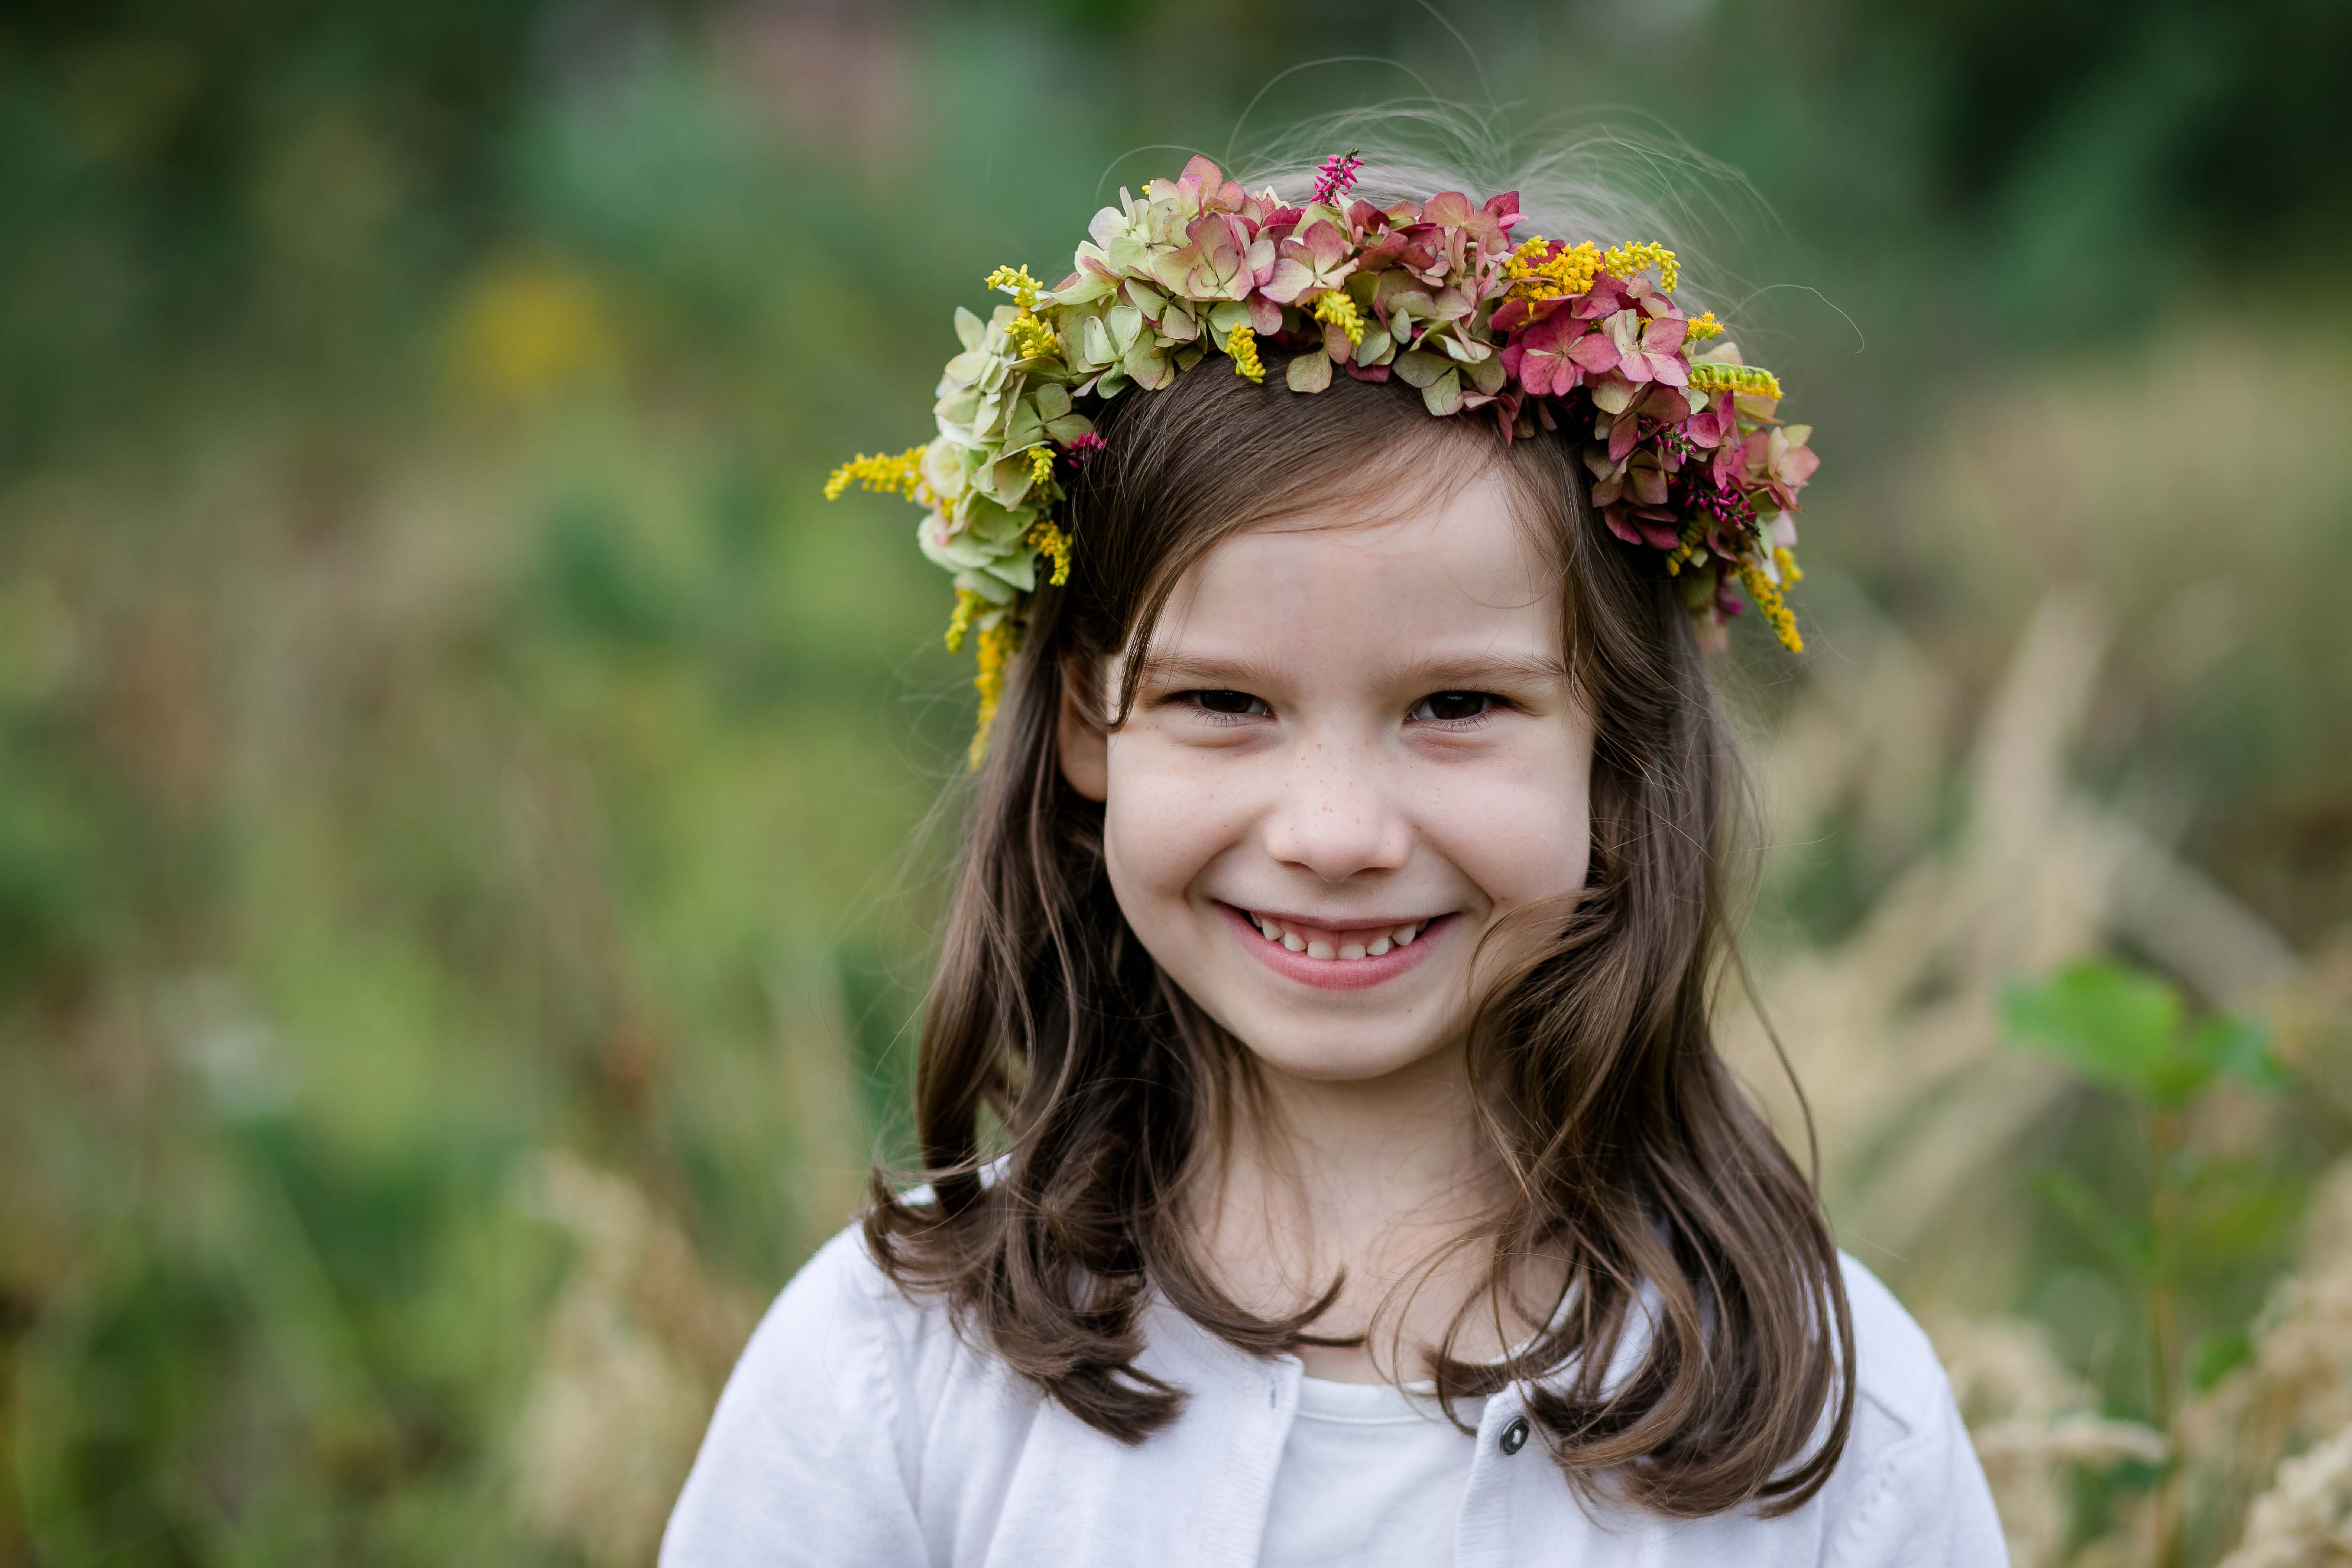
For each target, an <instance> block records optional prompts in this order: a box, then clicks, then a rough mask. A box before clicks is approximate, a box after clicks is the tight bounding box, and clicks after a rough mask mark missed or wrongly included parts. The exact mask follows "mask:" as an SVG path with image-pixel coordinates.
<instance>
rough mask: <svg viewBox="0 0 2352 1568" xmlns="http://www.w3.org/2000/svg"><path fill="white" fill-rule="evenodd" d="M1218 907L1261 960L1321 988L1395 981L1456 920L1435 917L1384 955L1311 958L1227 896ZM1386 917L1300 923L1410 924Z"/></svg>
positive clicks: (1363, 927)
mask: <svg viewBox="0 0 2352 1568" xmlns="http://www.w3.org/2000/svg"><path fill="white" fill-rule="evenodd" d="M1217 908H1218V910H1220V911H1221V912H1222V913H1223V915H1224V917H1225V921H1226V923H1227V924H1228V925H1230V926H1232V927H1233V930H1234V937H1235V938H1236V939H1237V940H1238V941H1239V942H1241V944H1242V945H1243V946H1244V947H1246V948H1248V949H1249V950H1250V952H1254V953H1255V954H1256V955H1257V958H1258V962H1259V963H1263V964H1265V966H1266V967H1267V968H1268V969H1271V970H1273V971H1274V972H1275V973H1276V974H1279V975H1281V976H1282V977H1283V978H1284V979H1286V980H1296V981H1297V982H1298V983H1299V984H1301V985H1312V986H1314V987H1315V988H1316V989H1317V990H1318V991H1363V990H1368V989H1370V987H1372V986H1375V985H1380V984H1384V983H1386V982H1388V981H1391V980H1394V979H1395V978H1396V977H1397V976H1398V975H1400V974H1402V973H1405V971H1407V970H1409V969H1411V968H1412V967H1413V966H1414V965H1415V964H1417V963H1420V962H1421V961H1422V960H1423V958H1426V957H1427V956H1428V955H1429V950H1430V948H1431V947H1432V946H1433V945H1434V939H1435V938H1436V937H1437V936H1438V935H1439V934H1441V933H1442V932H1444V931H1448V930H1450V929H1451V928H1452V927H1453V924H1454V916H1453V915H1452V914H1443V915H1435V916H1432V917H1431V918H1430V919H1429V920H1428V921H1425V922H1424V923H1423V926H1422V928H1421V935H1420V936H1419V937H1417V938H1415V939H1414V940H1413V941H1412V942H1410V943H1408V944H1406V945H1405V946H1403V947H1392V948H1391V949H1389V950H1388V952H1384V953H1382V954H1381V955H1380V957H1378V958H1309V957H1307V955H1306V954H1305V953H1303V952H1291V951H1290V950H1289V949H1288V948H1286V947H1285V946H1283V945H1282V943H1280V942H1268V941H1266V940H1265V933H1263V932H1262V931H1259V930H1258V929H1257V927H1256V926H1255V925H1254V924H1252V923H1251V921H1250V918H1249V915H1248V913H1247V912H1246V911H1245V910H1241V909H1238V908H1236V907H1235V906H1234V905H1232V904H1228V903H1225V902H1224V901H1223V900H1219V901H1218V904H1217ZM1264 912H1265V913H1267V914H1269V915H1271V916H1273V918H1274V919H1276V920H1283V919H1286V918H1290V917H1286V916H1284V915H1282V914H1280V913H1278V912H1276V911H1274V910H1266V911H1264ZM1411 918H1412V917H1411V916H1407V917H1406V918H1405V920H1395V921H1387V922H1385V924H1383V922H1380V921H1307V920H1304V919H1298V920H1297V923H1298V924H1304V925H1319V926H1321V927H1323V929H1325V930H1326V931H1381V930H1384V929H1386V927H1387V926H1398V925H1402V924H1404V923H1406V920H1410V919H1411Z"/></svg>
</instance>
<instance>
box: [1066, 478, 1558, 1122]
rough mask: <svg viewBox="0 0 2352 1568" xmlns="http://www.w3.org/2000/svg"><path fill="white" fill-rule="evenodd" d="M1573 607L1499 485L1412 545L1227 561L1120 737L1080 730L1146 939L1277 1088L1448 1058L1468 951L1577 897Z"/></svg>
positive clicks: (1335, 542) (1181, 619) (1400, 529)
mask: <svg viewBox="0 0 2352 1568" xmlns="http://www.w3.org/2000/svg"><path fill="white" fill-rule="evenodd" d="M1559 597H1560V595H1559V583H1558V578H1557V574H1556V572H1555V571H1554V570H1553V569H1552V568H1551V567H1549V565H1548V563H1546V562H1545V560H1544V559H1543V557H1542V555H1541V553H1540V552H1538V550H1537V549H1536V548H1535V546H1534V544H1533V542H1531V541H1530V540H1529V539H1528V534H1527V531H1526V529H1525V527H1524V526H1523V525H1522V523H1521V522H1520V521H1519V520H1518V518H1517V516H1516V515H1515V513H1514V511H1513V510H1512V503H1511V499H1510V495H1509V492H1508V489H1507V485H1506V483H1505V481H1504V479H1503V478H1502V476H1501V475H1499V474H1497V473H1495V472H1493V471H1491V470H1488V471H1486V472H1485V473H1484V474H1483V475H1482V476H1481V477H1479V478H1478V479H1475V481H1474V482H1470V483H1467V484H1464V485H1461V486H1458V487H1455V488H1454V489H1453V490H1452V493H1450V494H1448V495H1446V496H1445V497H1444V498H1443V499H1439V500H1431V501H1429V502H1427V503H1425V504H1423V506H1422V507H1421V508H1420V509H1419V510H1414V511H1412V512H1411V513H1409V514H1406V515H1404V516H1402V518H1400V519H1399V520H1397V521H1377V522H1362V521H1350V520H1349V518H1348V517H1347V516H1345V515H1342V514H1334V515H1309V516H1307V517H1301V518H1296V519H1291V520H1286V521H1282V522H1279V523H1275V524H1270V525H1267V526H1265V527H1263V528H1259V529H1255V530H1252V531H1247V532H1244V533H1241V534H1238V535H1235V536H1234V537H1233V538H1231V539H1229V540H1226V541H1225V542H1223V543H1221V544H1219V545H1217V546H1216V547H1215V548H1214V549H1213V550H1212V551H1211V552H1209V553H1208V554H1207V555H1206V556H1204V557H1203V558H1202V560H1201V561H1200V562H1199V563H1197V564H1195V565H1194V566H1193V568H1192V570H1191V571H1190V572H1189V573H1187V574H1185V576H1184V577H1183V578H1182V579H1181V581H1180V582H1179V584H1177V587H1176V590H1175V593H1174V594H1173V595H1172V596H1171V599H1170V601H1169V604H1168V607H1167V610H1166V612H1165V614H1164V615H1163V616H1162V617H1161V619H1160V626H1159V627H1158V629H1157V630H1156V632H1155V633H1154V634H1153V639H1152V640H1153V646H1152V648H1151V650H1150V657H1149V659H1148V660H1147V663H1146V667H1145V668H1144V671H1143V676H1142V680H1141V684H1140V686H1139V689H1138V691H1137V694H1136V700H1135V704H1134V707H1133V710H1132V711H1131V713H1130V716H1129V721H1128V722H1127V723H1126V724H1125V725H1124V726H1122V727H1121V728H1119V729H1118V731H1114V732H1112V733H1109V734H1108V735H1106V734H1104V733H1103V732H1102V731H1097V730H1095V729H1093V728H1091V727H1090V726H1088V725H1087V723H1086V721H1084V720H1083V719H1082V718H1081V717H1080V716H1079V714H1078V712H1077V710H1076V707H1075V705H1073V704H1070V703H1067V702H1066V703H1065V704H1064V711H1063V719H1062V725H1061V736H1060V740H1061V753H1062V765H1063V770H1064V772H1065V773H1066V776H1067V777H1068V778H1069V780H1070V782H1071V784H1073V785H1074V786H1075V787H1076V788H1077V789H1078V790H1079V791H1080V792H1081V793H1082V794H1085V795H1088V796H1089V797H1091V798H1093V799H1096V800H1099V801H1102V802H1103V803H1104V833H1105V849H1106V855H1107V858H1108V869H1109V874H1110V880H1111V887H1112V889H1113V890H1114V892H1115V893H1116V894H1117V896H1118V903H1119V908H1120V909H1121V910H1123V911H1124V912H1125V913H1126V916H1127V919H1128V922H1129V924H1130V925H1131V926H1133V927H1134V929H1135V931H1136V934H1137V936H1138V937H1139V938H1140V939H1141V940H1142V942H1143V945H1144V946H1145V947H1146V948H1147V949H1148V950H1149V951H1150V953H1151V955H1152V957H1153V958H1154V959H1156V960H1157V961H1158V962H1159V963H1160V967H1161V968H1162V969H1164V970H1165V971H1166V972H1167V973H1169V974H1170V976H1171V977H1172V978H1173V979H1174V980H1175V981H1176V982H1177V984H1181V986H1183V988H1184V989H1185V991H1186V992H1187V993H1188V994H1190V995H1191V996H1192V998H1193V999H1194V1000H1195V1001H1196V1002H1198V1003H1199V1004H1200V1005H1201V1006H1202V1007H1203V1008H1204V1009H1206V1010H1207V1012H1208V1013H1209V1014H1210V1016H1213V1017H1214V1018H1215V1019H1216V1020H1217V1021H1218V1022H1219V1023H1220V1024H1222V1025H1223V1026H1225V1027H1226V1028H1227V1029H1230V1030H1231V1031H1233V1033H1234V1035H1235V1036H1236V1037H1239V1038H1240V1039H1241V1040H1242V1041H1243V1043H1244V1045H1246V1046H1247V1047H1249V1048H1250V1049H1251V1050H1252V1051H1253V1052H1254V1053H1255V1055H1256V1056H1257V1057H1258V1058H1260V1059H1261V1060H1262V1061H1263V1062H1265V1064H1266V1065H1267V1066H1269V1067H1272V1068H1276V1069H1279V1070H1281V1071H1283V1072H1286V1073H1289V1074H1292V1075H1295V1076H1297V1077H1299V1078H1305V1079H1373V1078H1378V1077H1381V1075H1384V1074H1387V1073H1391V1072H1394V1071H1396V1070H1398V1069H1399V1068H1405V1067H1408V1066H1410V1065H1412V1064H1413V1063H1415V1062H1419V1061H1422V1060H1423V1059H1425V1058H1429V1057H1430V1056H1432V1055H1433V1054H1434V1053H1436V1052H1438V1051H1441V1050H1444V1049H1446V1048H1448V1047H1452V1046H1454V1045H1455V1044H1457V1043H1458V1042H1459V1041H1460V1040H1461V1038H1462V1037H1463V1033H1464V1030H1465V1025H1466V1021H1467V1018H1468V1013H1469V1005H1470V978H1471V976H1470V958H1471V954H1472V952H1473V950H1474V949H1475V947H1476V946H1477V943H1478V939H1479V938H1480V937H1481V936H1482V935H1483V934H1484V933H1485V932H1486V931H1489V930H1490V929H1492V928H1493V927H1494V926H1495V925H1496V922H1498V921H1501V920H1502V919H1503V918H1504V917H1505V916H1506V915H1507V914H1508V913H1510V912H1511V911H1512V910H1516V909H1518V908H1520V907H1521V906H1523V905H1526V904H1528V903H1529V902H1531V901H1533V900H1539V899H1544V898H1549V897H1551V896H1554V895H1557V894H1561V893H1566V892H1570V891H1572V890H1574V889H1577V888H1579V887H1581V886H1582V885H1583V882H1584V875H1585V867H1586V861H1587V857H1588V851H1589V847H1590V811H1589V786H1590V783H1591V759H1592V730H1591V722H1590V721H1589V720H1588V718H1587V716H1586V714H1585V712H1584V710H1583V708H1582V706H1581V704H1580V702H1579V701H1578V700H1577V699H1576V697H1575V694H1574V693H1573V691H1572V690H1571V689H1570V682H1569V679H1568V672H1567V669H1566V668H1565V666H1564V664H1563V662H1562V639H1561V621H1560V605H1559ZM1106 676H1107V679H1108V681H1109V683H1110V684H1109V686H1108V691H1109V692H1111V693H1115V692H1116V691H1117V690H1118V679H1120V671H1119V670H1117V669H1113V670H1109V671H1107V672H1106Z"/></svg>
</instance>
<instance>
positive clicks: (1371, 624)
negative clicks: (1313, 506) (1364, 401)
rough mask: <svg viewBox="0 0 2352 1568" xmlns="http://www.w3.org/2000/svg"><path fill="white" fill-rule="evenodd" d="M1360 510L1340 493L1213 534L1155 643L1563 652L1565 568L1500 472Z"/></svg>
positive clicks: (1471, 475)
mask: <svg viewBox="0 0 2352 1568" xmlns="http://www.w3.org/2000/svg"><path fill="white" fill-rule="evenodd" d="M1367 511H1368V509H1367V508H1366V507H1365V506H1364V505H1363V503H1361V502H1355V503H1351V504H1345V505H1334V506H1333V507H1331V508H1329V509H1328V510H1323V509H1318V510H1309V511H1307V512H1305V513H1302V514H1299V515H1296V516H1292V517H1287V518H1284V519H1282V520H1280V521H1274V522H1269V523H1265V524H1261V525H1258V526H1256V527H1254V528H1250V529H1246V530H1244V531H1242V532H1239V533H1236V534H1234V536H1232V537H1231V538H1228V539H1225V540H1223V541H1222V542H1219V543H1218V544H1217V545H1216V546H1215V547H1213V549H1211V550H1210V551H1209V552H1208V553H1207V554H1206V555H1204V556H1202V559H1201V560H1200V561H1198V562H1196V563H1194V564H1193V565H1192V569H1191V570H1190V571H1188V572H1186V573H1185V574H1184V575H1183V577H1182V578H1181V579H1180V580H1179V581H1178V583H1177V584H1176V587H1175V591H1174V592H1173V593H1172V594H1171V595H1170V597H1169V601H1168V605H1167V608H1166V610H1165V612H1164V613H1163V614H1162V616H1161V617H1160V625H1159V626H1158V627H1157V628H1156V629H1155V631H1154V633H1153V635H1152V639H1151V640H1152V645H1153V647H1152V651H1153V653H1154V655H1155V656H1160V657H1165V656H1167V655H1169V654H1171V653H1174V652H1177V651H1180V650H1181V651H1184V652H1188V653H1189V652H1193V651H1196V647H1195V645H1197V644H1201V643H1203V642H1213V643H1220V644H1223V643H1230V642H1235V641H1241V642H1246V643H1248V644H1249V645H1250V646H1251V649H1252V651H1253V652H1254V653H1255V654H1257V655H1259V656H1261V657H1268V658H1281V659H1285V660H1286V661H1297V660H1305V659H1309V658H1319V657H1324V656H1327V655H1329V654H1333V653H1348V654H1356V655H1360V654H1361V653H1362V652H1364V651H1365V650H1368V649H1379V650H1380V651H1381V653H1382V655H1383V662H1392V661H1394V660H1395V659H1397V658H1401V657H1409V656H1411V655H1413V654H1417V653H1420V652H1423V651H1425V650H1426V649H1428V648H1429V647H1432V646H1436V647H1444V648H1445V649H1447V650H1449V651H1461V652H1465V653H1475V652H1480V651H1486V652H1510V653H1514V654H1521V655H1545V654H1553V653H1557V651H1558V650H1559V644H1560V584H1559V570H1558V568H1557V567H1556V566H1555V565H1554V564H1553V563H1552V562H1551V561H1550V559H1549V556H1548V555H1547V553H1546V552H1544V551H1542V550H1540V549H1539V548H1538V546H1537V544H1536V542H1535V540H1534V538H1533V537H1532V534H1531V531H1530V530H1529V529H1528V526H1527V523H1526V521H1525V520H1524V519H1523V518H1522V517H1521V515H1520V514H1519V511H1518V510H1517V505H1516V503H1515V499H1514V496H1513V494H1512V491H1511V488H1510V485H1509V483H1508V482H1507V480H1506V479H1504V477H1503V476H1502V475H1501V474H1500V473H1499V472H1497V471H1496V470H1495V469H1494V468H1484V469H1482V470H1477V471H1473V472H1468V473H1465V474H1463V475H1461V476H1460V478H1459V479H1458V481H1454V482H1447V483H1445V484H1444V485H1442V486H1432V487H1429V488H1428V490H1427V493H1426V494H1425V495H1423V496H1419V497H1413V498H1411V499H1409V500H1407V501H1406V502H1405V504H1402V505H1398V506H1392V507H1388V508H1384V509H1379V510H1371V511H1370V515H1367ZM1216 651H1220V652H1223V651H1226V650H1225V649H1223V648H1219V649H1217V650H1216ZM1234 651H1238V650H1234Z"/></svg>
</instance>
